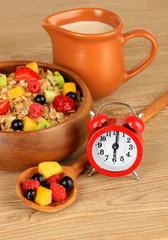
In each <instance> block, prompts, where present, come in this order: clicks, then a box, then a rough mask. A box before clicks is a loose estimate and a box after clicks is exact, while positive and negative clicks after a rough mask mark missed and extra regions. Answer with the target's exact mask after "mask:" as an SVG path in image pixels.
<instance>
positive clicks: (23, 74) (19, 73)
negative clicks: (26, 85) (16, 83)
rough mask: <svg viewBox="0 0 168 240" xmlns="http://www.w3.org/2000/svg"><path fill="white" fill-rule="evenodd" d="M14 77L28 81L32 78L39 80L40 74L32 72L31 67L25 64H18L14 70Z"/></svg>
mask: <svg viewBox="0 0 168 240" xmlns="http://www.w3.org/2000/svg"><path fill="white" fill-rule="evenodd" d="M15 78H16V79H17V80H25V81H29V80H32V79H36V80H40V75H39V74H38V73H36V72H34V71H33V70H32V69H30V68H27V67H25V66H18V67H17V68H16V72H15Z"/></svg>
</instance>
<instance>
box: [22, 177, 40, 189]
mask: <svg viewBox="0 0 168 240" xmlns="http://www.w3.org/2000/svg"><path fill="white" fill-rule="evenodd" d="M39 186H40V182H39V181H35V180H33V179H28V180H26V181H24V182H23V183H22V189H23V191H25V192H26V191H27V190H28V189H34V190H35V191H36V190H37V188H38V187H39Z"/></svg>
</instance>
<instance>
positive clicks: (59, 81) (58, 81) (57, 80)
mask: <svg viewBox="0 0 168 240" xmlns="http://www.w3.org/2000/svg"><path fill="white" fill-rule="evenodd" d="M48 73H49V74H48V75H47V79H48V80H49V81H50V83H51V85H52V86H53V87H56V86H57V87H58V88H62V87H63V86H64V83H65V81H64V78H63V76H62V75H61V74H60V73H59V72H58V71H56V72H54V75H53V74H52V73H51V72H48Z"/></svg>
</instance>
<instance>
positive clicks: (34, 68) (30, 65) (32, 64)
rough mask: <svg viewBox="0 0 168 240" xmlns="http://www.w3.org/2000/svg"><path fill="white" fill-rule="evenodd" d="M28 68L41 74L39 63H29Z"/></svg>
mask: <svg viewBox="0 0 168 240" xmlns="http://www.w3.org/2000/svg"><path fill="white" fill-rule="evenodd" d="M26 67H27V68H30V69H31V70H33V71H34V72H36V73H39V68H38V64H37V62H31V63H28V64H26Z"/></svg>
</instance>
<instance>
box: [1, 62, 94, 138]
mask: <svg viewBox="0 0 168 240" xmlns="http://www.w3.org/2000/svg"><path fill="white" fill-rule="evenodd" d="M34 61H35V60H9V61H0V69H1V68H3V67H7V66H20V65H26V64H28V63H30V62H34ZM36 62H37V64H38V65H39V66H40V67H46V68H48V69H50V68H55V69H56V70H58V71H63V72H66V73H67V74H69V75H70V76H72V77H73V78H74V79H75V80H76V82H77V83H78V84H79V86H80V87H81V89H82V94H83V101H82V104H81V106H80V107H79V109H77V111H76V112H75V113H74V114H72V115H71V116H70V117H68V118H67V119H66V120H65V121H63V122H60V123H58V124H56V125H53V126H51V127H48V128H42V129H37V130H31V131H16V132H15V131H4V130H0V133H3V134H4V133H5V134H17V135H22V134H29V133H33V132H37V133H38V132H43V131H48V130H49V129H51V128H53V129H54V128H56V127H57V128H59V127H60V126H62V125H63V124H65V125H66V124H68V123H69V122H72V121H73V120H74V119H75V118H77V116H78V115H79V114H80V113H82V111H83V109H85V104H86V102H87V96H88V95H90V97H91V94H90V92H89V90H88V88H87V86H86V84H85V83H84V82H83V81H82V79H81V78H80V77H79V76H78V75H77V74H76V73H74V72H72V71H71V70H69V69H67V68H65V67H62V66H59V65H56V64H52V63H46V62H41V61H36ZM88 114H89V113H88Z"/></svg>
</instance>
